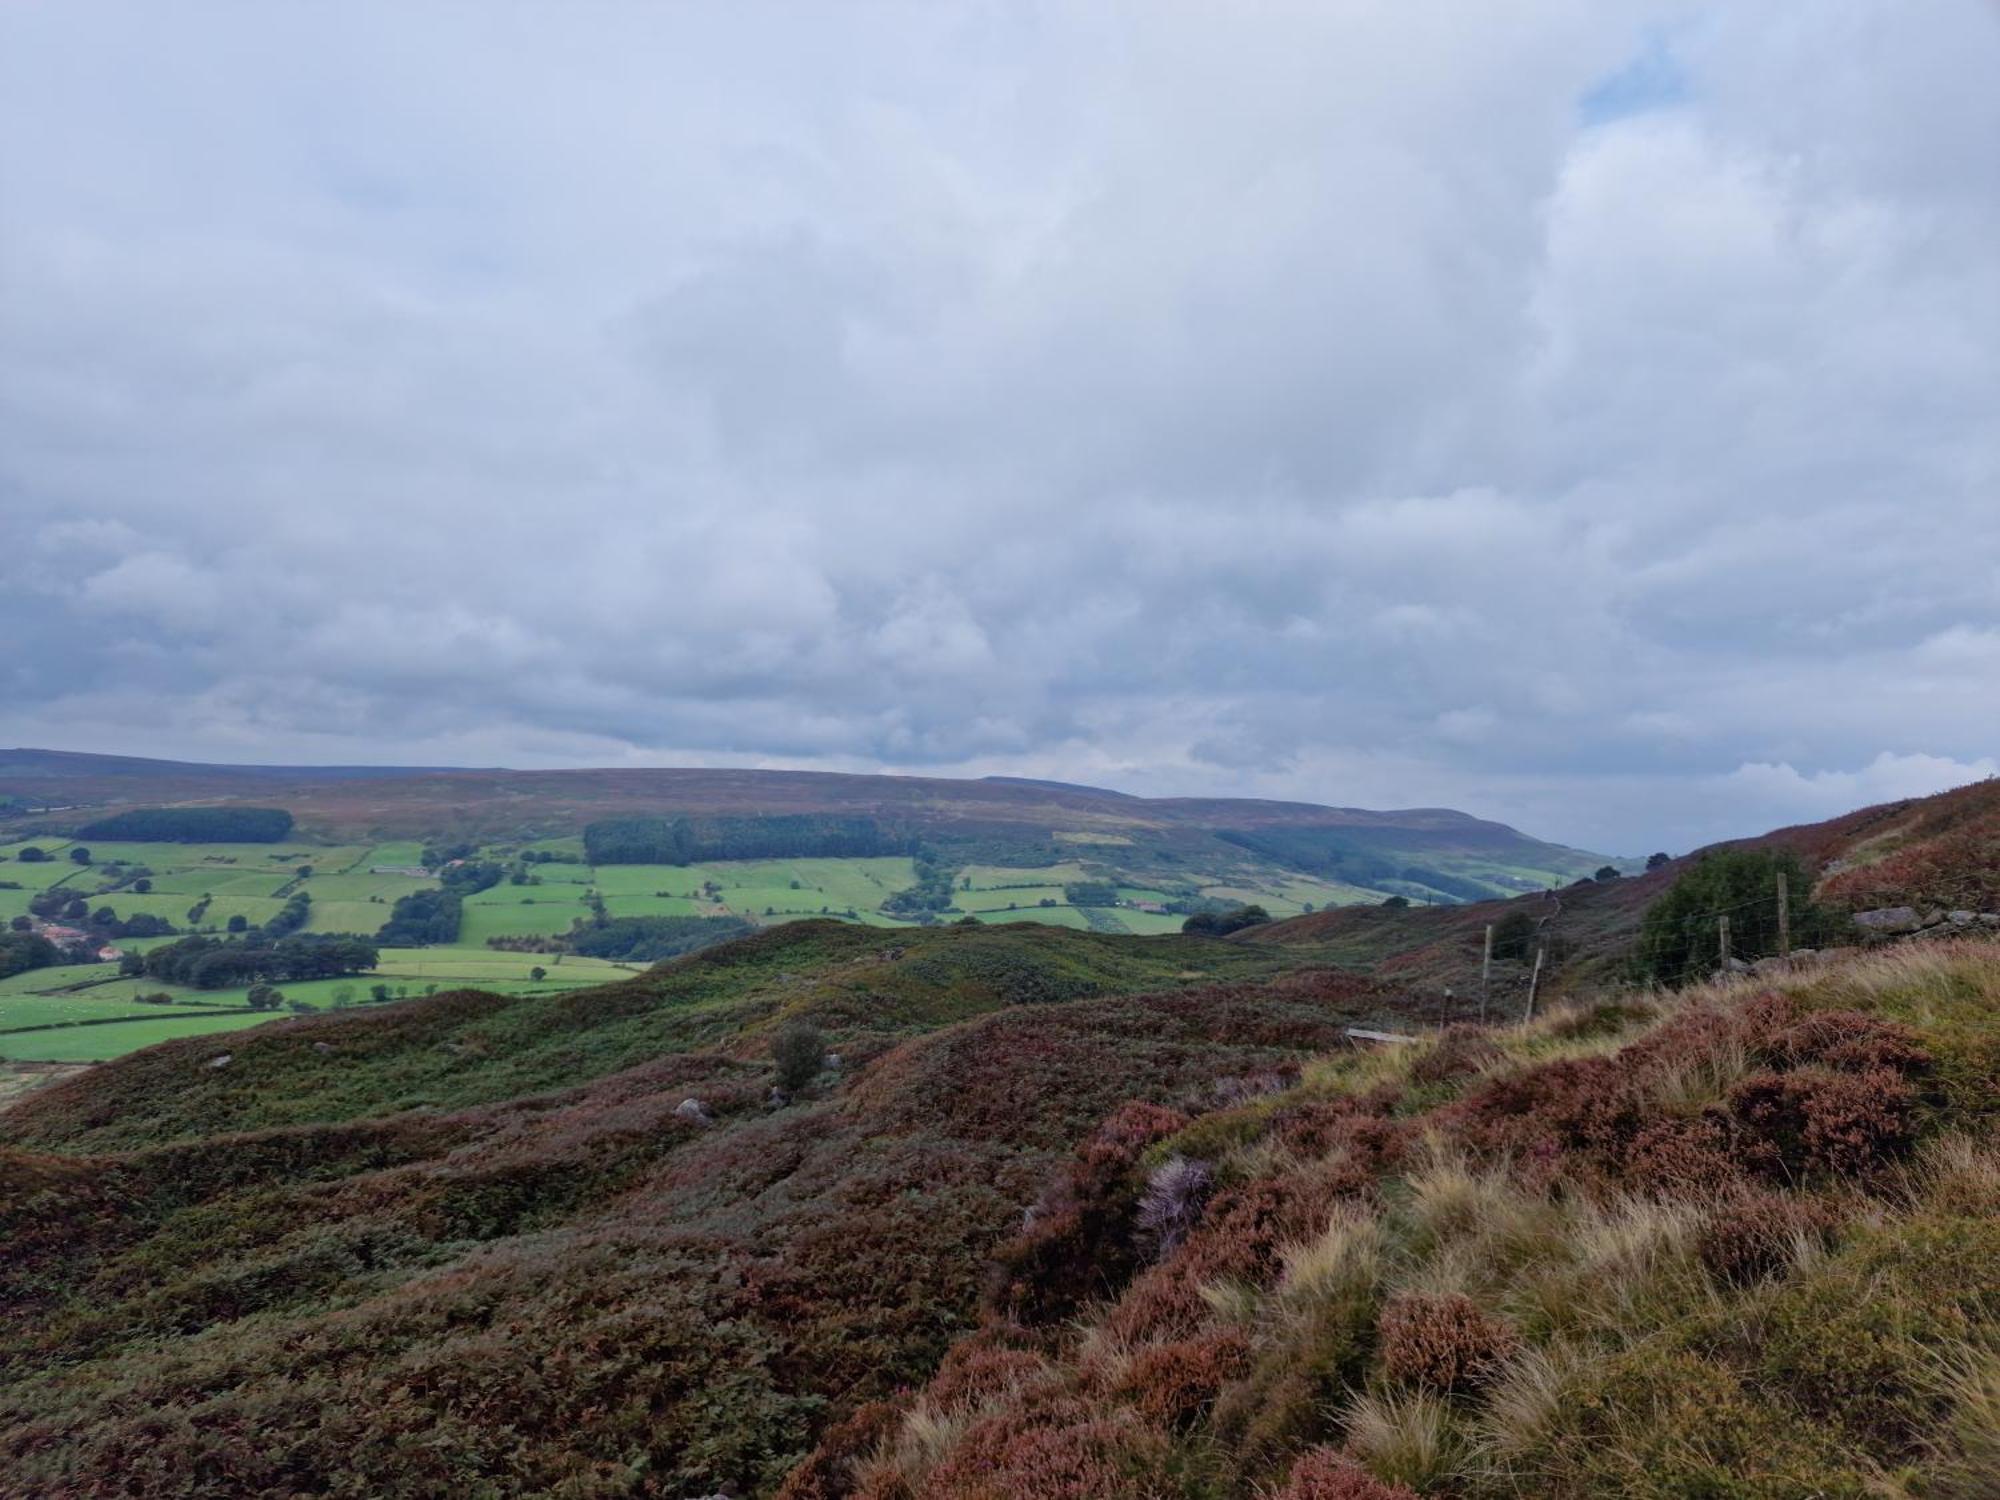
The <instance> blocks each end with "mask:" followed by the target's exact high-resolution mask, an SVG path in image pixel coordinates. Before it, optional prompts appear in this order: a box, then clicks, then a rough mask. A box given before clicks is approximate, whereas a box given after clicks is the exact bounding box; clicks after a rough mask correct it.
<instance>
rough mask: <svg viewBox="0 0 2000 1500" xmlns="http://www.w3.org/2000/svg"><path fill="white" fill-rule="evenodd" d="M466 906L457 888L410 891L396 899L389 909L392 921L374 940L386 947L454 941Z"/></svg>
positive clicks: (384, 924)
mask: <svg viewBox="0 0 2000 1500" xmlns="http://www.w3.org/2000/svg"><path fill="white" fill-rule="evenodd" d="M464 908H465V902H464V898H463V897H461V896H460V895H459V893H458V892H457V891H454V890H450V889H447V888H444V887H439V888H438V889H435V890H432V889H429V888H426V889H424V890H421V891H411V892H410V893H409V894H408V895H407V896H398V897H397V898H396V904H395V905H394V906H393V907H391V908H390V909H389V920H388V921H386V922H384V923H383V924H382V927H381V930H380V931H379V932H377V933H376V934H375V941H376V942H378V943H380V944H381V945H382V946H383V947H385V948H422V947H426V946H428V945H429V944H432V943H455V942H457V941H458V925H459V922H460V920H461V919H462V918H463V916H464Z"/></svg>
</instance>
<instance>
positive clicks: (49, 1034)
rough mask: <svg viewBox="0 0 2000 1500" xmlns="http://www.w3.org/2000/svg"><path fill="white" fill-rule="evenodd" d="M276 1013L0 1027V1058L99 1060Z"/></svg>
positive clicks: (271, 1018)
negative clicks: (34, 1027)
mask: <svg viewBox="0 0 2000 1500" xmlns="http://www.w3.org/2000/svg"><path fill="white" fill-rule="evenodd" d="M277 1019H278V1016H275V1015H272V1014H270V1013H268V1012H264V1011H240V1012H237V1013H236V1014H233V1015H231V1014H224V1015H216V1016H199V1015H188V1016H178V1017H177V1016H175V1015H174V1014H173V1013H172V1012H168V1013H167V1014H165V1015H156V1016H154V1017H153V1018H152V1019H150V1020H141V1021H121V1022H119V1023H117V1024H116V1025H112V1026H67V1027H63V1028H61V1029H60V1030H56V1031H22V1032H0V1060H4V1061H7V1062H103V1061H105V1060H106V1059H108V1058H113V1057H123V1056H124V1055H125V1054H126V1053H128V1052H136V1051H138V1050H139V1049H140V1048H141V1047H150V1046H152V1045H153V1044H154V1043H155V1042H171V1041H174V1040H176V1039H177V1038H179V1037H184V1036H205V1035H207V1034H208V1033H210V1032H217V1031H240V1030H242V1029H243V1028H244V1027H246V1026H261V1025H263V1024H264V1023H265V1022H266V1021H275V1020H277Z"/></svg>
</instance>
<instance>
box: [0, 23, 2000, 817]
mask: <svg viewBox="0 0 2000 1500" xmlns="http://www.w3.org/2000/svg"><path fill="white" fill-rule="evenodd" d="M1996 80H2000V8H1996V7H1995V6H1994V5H1993V4H1991V3H1987V0H1757V3H1755V4H1746V3H1741V0H1736V3H1727V4H1716V5H1701V4H1660V5H1648V4H1637V3H1633V4H1626V3H1619V0H1508V3H1494V0H1465V3H1444V0H1436V3H1425V4H1420V5H1413V4H1410V3H1408V0H1367V3H1362V0H1306V3H1299V4H1219V3H1218V4H1210V5H1204V6H1192V5H1175V4H1165V3H1160V0H1133V3H1131V4H1125V5H1108V4H1088V3H1077V0H1063V3H1051V4H1048V5H1037V4H1028V3H1018V4H1013V3H1010V4H1000V3H995V4H979V5H956V4H941V3H937V0H922V3H914V4H910V5H886V4H884V5H858V4H857V5H849V4H833V3H824V4H789V5H782V6H780V5H771V6H765V5H757V4H745V3H739V0H729V3H726V4H724V3H716V4H708V5H695V4H659V5H642V4H638V3H629V4H617V5H587V4H579V3H575V0H564V3H561V4H556V3H549V4H542V5H504V4H500V3H497V0H481V3H478V4H467V5H464V6H458V5H447V4H438V3H413V0H397V3H391V4H382V5H377V6H369V5H361V4H354V3H347V0H343V3H341V4H337V5H336V4H326V5H307V4H287V5H253V4H248V3H243V4H233V5H213V6H211V5H203V4H197V3H192V0H177V3H175V4H172V5H163V4H159V3H152V0H149V3H144V4H134V5H129V6H110V5H99V4H91V3H83V0H44V3H33V0H10V3H8V4H6V5H5V6H4V7H0V646H4V651H0V744H27V745H41V746H53V747H59V748H66V749H79V750H103V751H117V752H123V753H137V754H155V755H168V756H178V757H185V758H194V759H212V760H232V761H390V762H421V763H430V764H445V763H451V764H459V763H463V764H481V765H492V764H507V765H515V766H554V765H611V764H637V765H644V764H725V763H726V764H749V765H783V766H814V767H824V768H831V769H877V768H888V769H899V770H911V771H923V772H929V773H941V774H983V773H986V772H992V771H1005V772H1013V773H1022V774H1030V775H1047V776H1057V777H1062V778H1065V779H1069V780H1077V781H1085V782H1092V783H1096V784H1101V785H1109V786H1114V787H1118V788H1122V789H1124V790H1128V791H1135V792H1142V793H1165V792H1203V793H1229V794H1242V795H1261V796H1295V797H1302V798H1307V799H1310V800H1314V801H1321V802H1332V803H1341V804H1351V805H1361V806H1375V807H1396V806H1410V805H1420V804H1446V805H1452V806H1457V807H1462V808H1465V809H1467V810H1469V811H1472V812H1477V813H1480V814H1483V815H1487V816H1493V817H1499V818H1503V819H1505V820H1507V821H1510V822H1514V823H1517V824H1519V825H1521V826H1523V827H1525V828H1527V829H1529V830H1531V831H1533V832H1536V833H1539V834H1542V835H1545V836H1549V837H1555V838H1561V839H1564V840H1568V841H1571V842H1575V843H1579V844H1583V845H1586V846H1589V847H1593V848H1598V849H1603V850H1608V851H1614V852H1620V853H1630V852H1644V851H1645V850H1647V849H1650V848H1653V847H1666V848H1670V849H1676V850H1678V849H1682V848H1686V847H1689V846H1690V845H1692V844H1694V843H1697V842H1700V841H1703V840H1706V839H1708V838H1712V837H1717V836H1723V835H1727V834H1731V833H1742V832H1749V831H1753V830H1758V829H1762V828H1765V827H1769V826H1772V825H1775V824H1779V823H1786V822H1794V821H1799V820H1802V819H1810V818H1819V817H1824V816H1827V815H1830V814H1832V813H1834V812H1838V811H1841V810H1844V809H1846V808H1848V807H1850V806H1854V805H1857V804H1859V803H1863V802H1868V801H1879V800H1883V799H1885V798H1889V797H1895V796H1901V795H1908V794H1914V793H1921V792H1927V791H1932V790H1936V789H1938V788H1940V787H1943V786H1947V785H1953V784H1956V783H1959V782H1962V781H1967V780H1971V779H1974V778H1976V777H1979V776H1982V775H1989V774H1992V773H1994V771H1995V770H1996V760H1995V757H1996V756H2000V84H1996Z"/></svg>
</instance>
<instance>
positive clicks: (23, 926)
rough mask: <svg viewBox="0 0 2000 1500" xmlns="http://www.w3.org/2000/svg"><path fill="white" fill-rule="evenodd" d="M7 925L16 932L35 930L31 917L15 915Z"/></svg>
mask: <svg viewBox="0 0 2000 1500" xmlns="http://www.w3.org/2000/svg"><path fill="white" fill-rule="evenodd" d="M7 925H8V926H9V927H11V928H12V929H13V930H14V931H16V932H33V931H34V930H35V921H34V918H32V917H15V918H14V919H13V920H12V921H10V922H9V923H8V924H7Z"/></svg>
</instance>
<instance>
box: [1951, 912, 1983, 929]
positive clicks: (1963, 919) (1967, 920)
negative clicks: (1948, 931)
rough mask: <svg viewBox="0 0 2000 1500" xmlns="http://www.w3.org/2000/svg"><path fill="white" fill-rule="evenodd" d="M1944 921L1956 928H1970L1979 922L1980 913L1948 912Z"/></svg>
mask: <svg viewBox="0 0 2000 1500" xmlns="http://www.w3.org/2000/svg"><path fill="white" fill-rule="evenodd" d="M1944 919H1945V920H1946V921H1947V922H1949V923H1951V925H1952V926H1954V927H1970V926H1971V925H1972V924H1973V923H1974V922H1977V921H1978V920H1979V913H1978V912H1976V911H1948V912H1946V913H1945V914H1944Z"/></svg>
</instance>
